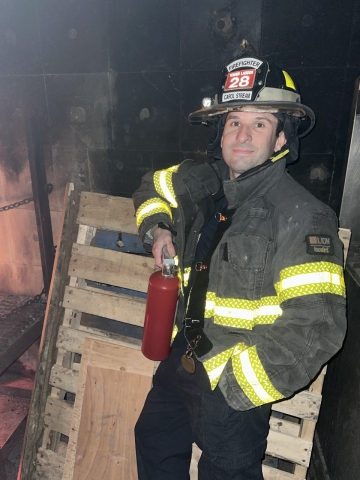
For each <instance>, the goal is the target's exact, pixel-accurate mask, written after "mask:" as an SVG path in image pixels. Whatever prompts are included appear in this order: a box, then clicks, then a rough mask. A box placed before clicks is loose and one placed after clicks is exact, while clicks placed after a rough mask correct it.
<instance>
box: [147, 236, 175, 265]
mask: <svg viewBox="0 0 360 480" xmlns="http://www.w3.org/2000/svg"><path fill="white" fill-rule="evenodd" d="M153 238H154V244H153V248H152V253H153V255H154V259H155V265H157V266H158V267H160V268H162V267H163V260H164V254H166V256H169V257H175V255H176V252H175V247H174V244H173V242H172V235H171V233H170V232H169V230H165V229H163V228H157V229H156V230H155V232H154V233H153Z"/></svg>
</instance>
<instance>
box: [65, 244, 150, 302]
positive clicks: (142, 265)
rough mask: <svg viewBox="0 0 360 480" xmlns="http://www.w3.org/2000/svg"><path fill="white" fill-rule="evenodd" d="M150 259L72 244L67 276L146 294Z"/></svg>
mask: <svg viewBox="0 0 360 480" xmlns="http://www.w3.org/2000/svg"><path fill="white" fill-rule="evenodd" d="M156 270H157V269H156V268H155V266H154V259H153V258H152V257H151V258H147V257H143V256H140V255H131V254H129V253H122V252H114V251H112V250H105V249H103V248H97V247H91V246H89V245H80V244H77V243H75V244H74V245H73V248H72V256H71V260H70V265H69V275H70V276H74V277H80V278H85V279H86V280H93V281H94V282H99V283H105V284H110V285H114V286H116V287H122V288H128V289H131V290H137V291H139V292H144V293H146V292H147V287H148V278H149V277H150V275H151V274H152V273H154V272H155V271H156Z"/></svg>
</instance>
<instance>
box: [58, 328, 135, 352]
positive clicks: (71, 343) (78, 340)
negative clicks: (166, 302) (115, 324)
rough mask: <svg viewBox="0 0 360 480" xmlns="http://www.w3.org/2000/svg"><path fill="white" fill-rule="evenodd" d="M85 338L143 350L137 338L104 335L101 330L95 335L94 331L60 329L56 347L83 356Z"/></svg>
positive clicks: (105, 333)
mask: <svg viewBox="0 0 360 480" xmlns="http://www.w3.org/2000/svg"><path fill="white" fill-rule="evenodd" d="M109 335H112V337H113V338H111V337H110V336H109ZM85 338H92V339H93V340H106V341H107V342H109V343H114V344H116V345H122V346H124V347H130V348H135V349H136V350H140V348H141V341H140V340H137V339H135V338H129V337H124V336H122V335H116V334H108V333H107V332H104V333H103V332H102V331H101V330H96V333H95V332H94V329H93V331H92V332H90V331H89V329H86V330H74V329H73V328H69V327H60V328H59V335H58V339H57V344H56V346H57V347H58V348H63V349H64V350H67V351H68V352H73V353H80V354H81V353H82V350H83V346H84V341H85Z"/></svg>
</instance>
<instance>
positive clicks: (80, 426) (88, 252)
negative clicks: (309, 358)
mask: <svg viewBox="0 0 360 480" xmlns="http://www.w3.org/2000/svg"><path fill="white" fill-rule="evenodd" d="M63 220H64V223H63V225H64V226H63V230H62V236H61V242H60V246H59V248H58V252H57V259H56V266H55V272H54V275H53V279H52V286H51V291H50V301H49V303H48V306H47V312H46V316H45V325H44V330H43V336H42V346H41V355H40V360H39V368H38V372H37V377H36V380H35V389H34V392H33V400H32V406H31V411H30V415H29V420H28V425H27V434H26V438H25V447H24V455H23V464H22V473H21V479H22V480H25V479H26V480H30V479H42V480H47V479H49V480H50V479H51V480H60V479H64V480H65V479H66V480H70V479H78V480H83V479H85V478H86V479H100V478H104V479H105V478H106V479H109V480H111V479H114V480H115V479H124V480H125V479H126V480H129V479H134V480H136V479H137V472H136V462H135V451H134V439H133V427H134V424H135V422H136V419H137V417H138V415H139V413H140V410H141V408H142V405H143V402H144V400H145V397H146V394H147V392H148V391H149V389H150V387H151V381H152V375H153V371H154V362H151V361H149V360H147V359H145V358H144V357H143V356H142V354H141V352H140V351H139V349H140V340H139V339H136V338H132V337H131V336H129V335H128V333H126V335H125V334H124V326H127V325H128V324H131V325H133V326H134V328H136V327H137V328H138V327H141V326H142V325H143V319H144V312H145V299H144V298H143V297H144V295H142V296H141V293H142V294H144V293H145V292H146V289H147V280H148V277H149V275H150V274H151V273H152V272H153V271H154V261H153V259H152V257H149V256H144V255H139V254H131V253H126V252H123V251H121V247H119V251H117V252H116V251H111V250H107V249H105V248H99V247H94V246H92V245H91V243H92V242H93V239H94V236H95V234H96V231H97V230H99V229H100V230H107V231H113V232H124V233H127V234H136V233H137V232H136V227H135V219H134V209H133V205H132V202H131V200H129V199H125V198H120V197H111V196H108V195H101V194H95V193H86V192H83V193H81V195H80V196H79V194H77V193H76V192H74V190H73V187H72V185H70V186H69V189H68V195H67V202H66V206H65V208H64V219H63ZM76 223H77V224H78V229H77V228H76ZM76 232H77V233H76ZM75 236H76V239H75ZM120 245H121V243H120ZM99 287H101V288H99ZM119 289H121V290H119ZM137 292H141V293H140V296H139V294H138V293H137ZM89 315H90V316H91V317H90V318H92V321H91V322H89V321H88V319H89ZM94 319H95V320H94ZM127 332H128V330H127ZM322 380H323V375H320V377H319V378H318V379H317V381H316V382H315V383H314V384H313V385H312V386H311V388H310V389H309V390H308V391H305V392H302V393H300V394H299V395H297V396H296V397H294V398H293V399H291V400H287V401H285V402H281V403H278V404H277V405H276V406H274V410H276V411H277V412H281V414H282V415H284V416H283V418H278V417H275V416H274V417H272V418H271V421H270V425H271V432H270V435H269V445H268V454H269V455H272V456H275V457H277V458H279V459H285V460H288V461H289V462H292V463H293V464H294V465H296V467H295V472H294V474H288V473H285V472H282V471H280V470H278V469H274V468H271V467H268V466H264V473H265V478H266V479H268V480H270V479H272V480H286V479H305V475H306V468H307V466H308V465H309V460H310V455H311V447H312V437H313V432H314V428H315V423H316V420H317V416H318V412H319V408H320V403H321V394H320V392H321V385H322ZM195 470H196V467H195ZM195 475H196V473H194V474H193V477H192V478H195Z"/></svg>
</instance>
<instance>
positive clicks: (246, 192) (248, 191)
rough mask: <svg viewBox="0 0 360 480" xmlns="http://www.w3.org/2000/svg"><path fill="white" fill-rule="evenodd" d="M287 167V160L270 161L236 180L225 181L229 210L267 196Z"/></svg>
mask: <svg viewBox="0 0 360 480" xmlns="http://www.w3.org/2000/svg"><path fill="white" fill-rule="evenodd" d="M285 167H286V159H285V158H281V159H280V160H277V161H276V162H275V163H273V162H272V161H271V160H268V161H266V162H265V163H263V164H262V165H260V166H259V167H255V168H253V169H251V170H249V171H248V172H245V173H244V174H242V175H240V176H239V177H237V178H235V180H225V181H224V182H223V185H224V192H225V195H226V198H227V199H228V202H229V208H237V207H239V206H241V205H243V204H244V203H246V202H248V201H249V200H251V199H253V198H255V197H260V196H262V195H264V194H266V193H267V192H268V191H269V190H270V189H271V188H272V187H273V185H274V184H275V183H276V182H277V181H278V180H279V179H280V177H281V176H282V175H283V173H284V171H285Z"/></svg>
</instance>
